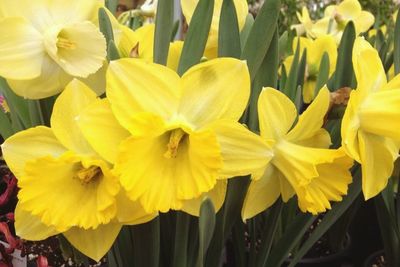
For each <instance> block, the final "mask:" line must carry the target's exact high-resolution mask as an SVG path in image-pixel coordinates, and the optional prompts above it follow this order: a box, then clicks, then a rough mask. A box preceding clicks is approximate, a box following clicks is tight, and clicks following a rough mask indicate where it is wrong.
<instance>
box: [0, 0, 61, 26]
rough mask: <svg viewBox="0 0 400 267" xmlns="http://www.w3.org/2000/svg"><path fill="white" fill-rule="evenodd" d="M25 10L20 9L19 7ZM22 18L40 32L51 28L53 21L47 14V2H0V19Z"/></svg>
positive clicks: (26, 0) (7, 0)
mask: <svg viewBox="0 0 400 267" xmlns="http://www.w3.org/2000/svg"><path fill="white" fill-rule="evenodd" d="M22 6H23V7H26V8H21V7H22ZM5 17H22V18H25V19H26V20H27V21H29V22H30V23H31V24H32V25H33V26H34V27H35V28H36V29H38V30H42V29H44V28H46V27H49V26H53V25H54V20H53V18H52V16H51V15H50V14H49V1H48V0H37V1H34V2H32V1H30V0H20V1H14V0H3V1H0V18H5Z"/></svg>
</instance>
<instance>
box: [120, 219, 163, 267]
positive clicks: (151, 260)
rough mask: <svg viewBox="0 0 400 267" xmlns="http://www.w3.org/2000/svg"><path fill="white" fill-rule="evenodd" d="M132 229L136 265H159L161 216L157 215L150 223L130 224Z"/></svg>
mask: <svg viewBox="0 0 400 267" xmlns="http://www.w3.org/2000/svg"><path fill="white" fill-rule="evenodd" d="M130 230H131V233H132V242H133V258H134V261H135V264H134V266H138V267H139V266H146V267H158V266H159V262H160V218H159V217H157V218H155V219H154V220H152V221H150V222H148V223H144V224H138V225H134V226H130ZM122 256H124V255H122ZM127 256H129V255H127ZM124 266H125V265H124ZM126 266H131V265H126Z"/></svg>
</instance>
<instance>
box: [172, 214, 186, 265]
mask: <svg viewBox="0 0 400 267" xmlns="http://www.w3.org/2000/svg"><path fill="white" fill-rule="evenodd" d="M189 224H190V215H188V214H186V213H184V212H181V211H178V213H177V218H176V230H175V249H174V258H173V264H172V266H174V267H180V266H186V264H187V261H188V258H187V254H188V242H189Z"/></svg>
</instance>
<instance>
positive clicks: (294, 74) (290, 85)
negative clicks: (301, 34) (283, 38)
mask: <svg viewBox="0 0 400 267" xmlns="http://www.w3.org/2000/svg"><path fill="white" fill-rule="evenodd" d="M299 59H300V42H298V43H297V48H296V52H295V53H294V57H293V62H292V66H291V67H290V71H289V75H288V77H287V80H286V82H285V87H284V88H283V90H282V92H283V93H284V94H285V95H287V97H289V98H290V99H291V100H292V102H295V101H296V95H297V87H298V80H299Z"/></svg>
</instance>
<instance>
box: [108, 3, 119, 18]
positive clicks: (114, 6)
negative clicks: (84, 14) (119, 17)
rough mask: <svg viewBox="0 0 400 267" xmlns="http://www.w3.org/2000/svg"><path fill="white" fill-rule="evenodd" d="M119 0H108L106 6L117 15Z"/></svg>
mask: <svg viewBox="0 0 400 267" xmlns="http://www.w3.org/2000/svg"><path fill="white" fill-rule="evenodd" d="M117 6H118V0H106V7H107V9H108V10H110V11H111V13H113V14H114V15H115V13H116V11H117Z"/></svg>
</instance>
